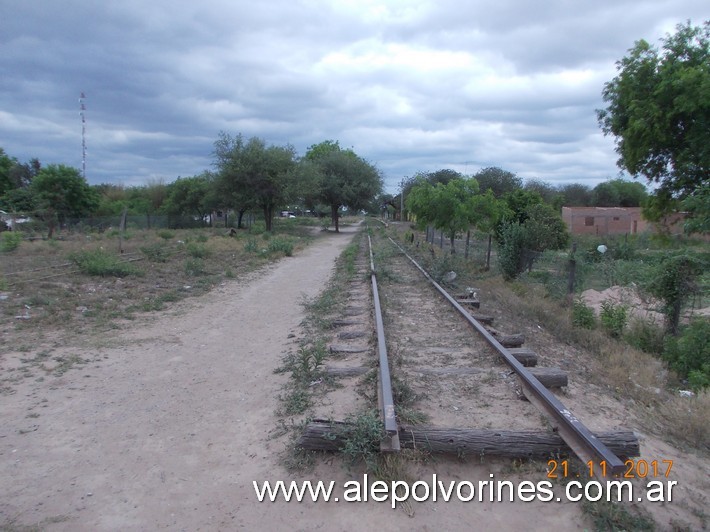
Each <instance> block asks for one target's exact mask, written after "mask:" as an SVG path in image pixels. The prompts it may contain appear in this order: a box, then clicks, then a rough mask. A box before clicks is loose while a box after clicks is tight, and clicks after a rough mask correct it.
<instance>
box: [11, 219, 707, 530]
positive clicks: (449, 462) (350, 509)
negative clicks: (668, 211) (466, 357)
mask: <svg viewBox="0 0 710 532" xmlns="http://www.w3.org/2000/svg"><path fill="white" fill-rule="evenodd" d="M355 230H356V229H355V228H353V229H352V231H350V230H348V229H346V230H344V231H343V232H342V233H340V234H334V233H324V234H322V236H320V237H319V238H318V239H316V241H315V242H314V243H313V244H311V245H310V246H309V247H307V248H306V249H305V250H304V251H302V252H299V253H297V254H296V255H295V256H294V257H288V258H284V259H283V260H281V261H280V262H278V263H276V264H275V265H271V266H268V267H266V268H265V269H263V270H261V271H260V272H258V273H257V274H253V275H250V276H249V277H248V278H247V279H236V280H233V281H226V282H224V283H222V284H221V285H220V286H219V287H218V288H217V289H215V290H213V291H211V292H210V293H209V294H205V295H203V296H200V297H199V298H195V299H191V300H183V301H181V302H179V303H176V304H174V305H173V306H171V307H170V308H169V310H168V311H166V312H164V313H161V314H152V315H149V316H150V317H149V318H147V319H148V320H149V321H148V322H146V323H142V324H141V323H137V322H134V323H133V324H132V325H131V327H130V328H129V329H122V330H118V331H109V332H106V333H105V334H104V335H103V336H102V337H96V338H94V341H93V344H92V343H91V342H89V344H90V345H92V347H87V342H86V340H85V339H82V340H81V341H80V342H79V341H74V339H72V338H59V339H55V341H58V342H61V343H62V344H63V346H62V347H60V348H57V349H55V350H54V351H53V353H52V358H51V359H48V360H34V359H33V360H30V361H28V360H27V357H28V354H27V352H23V351H11V352H7V353H4V354H0V371H2V372H6V371H9V370H10V369H11V368H12V369H14V370H15V371H21V372H24V373H26V374H29V375H30V376H29V377H27V378H23V379H20V380H18V381H17V382H14V383H13V391H14V393H12V394H6V395H2V396H0V478H1V479H2V485H3V489H2V492H0V529H3V527H5V529H8V530H27V529H28V528H27V527H35V529H41V530H52V531H54V530H67V531H69V530H71V531H82V530H92V531H94V530H160V529H168V530H236V529H244V530H257V529H264V530H370V529H383V528H384V529H387V530H468V529H471V528H482V529H487V528H491V529H492V528H494V527H495V528H496V529H502V530H514V529H518V530H549V529H553V528H554V529H562V530H583V529H589V528H591V523H590V521H589V519H588V517H586V516H584V515H583V514H582V512H581V509H580V505H578V504H571V503H554V502H552V503H540V502H534V503H521V502H517V503H514V504H512V503H478V502H470V503H461V502H452V503H442V502H437V503H434V502H425V503H416V504H415V505H414V506H413V507H406V508H402V509H397V510H392V509H390V508H389V506H388V504H386V503H375V502H368V503H367V504H362V503H361V504H357V503H345V502H340V503H334V502H331V503H323V502H320V503H312V502H303V503H297V502H290V503H286V502H283V501H280V502H277V503H268V502H264V503H259V502H257V499H256V496H255V492H254V488H253V486H252V482H253V481H258V482H259V483H261V482H263V481H264V480H270V481H276V480H291V479H293V480H304V479H311V480H324V481H328V480H334V481H336V482H337V483H338V484H339V485H340V486H342V485H343V483H344V482H346V481H347V480H350V479H356V480H362V471H359V470H353V469H348V468H346V467H343V465H342V464H341V462H340V461H339V460H335V459H334V460H322V461H319V462H318V463H317V464H316V466H315V469H314V470H312V471H310V472H308V473H307V474H296V475H294V474H290V473H288V472H287V471H286V469H285V468H284V466H283V454H284V452H286V450H287V447H288V445H289V440H288V436H287V435H286V431H285V430H283V427H281V426H279V416H278V414H277V411H278V409H279V406H280V404H279V403H280V401H279V396H280V394H281V393H282V388H283V386H284V384H285V383H286V379H287V377H286V376H285V375H280V374H275V373H274V370H275V369H276V368H277V367H279V365H280V364H281V359H282V357H283V355H284V354H285V353H286V352H288V351H289V350H292V349H294V346H295V345H296V344H297V341H298V338H299V335H300V334H301V330H300V328H299V324H300V323H301V321H302V319H303V317H304V310H303V308H302V305H301V302H302V301H303V300H304V298H313V297H315V296H316V295H317V294H318V293H319V292H320V291H321V290H322V289H323V288H324V287H325V285H326V283H327V281H328V279H329V277H330V275H331V273H332V271H333V265H334V260H335V259H336V258H337V257H338V255H339V254H340V252H341V251H342V250H343V249H344V248H345V247H346V246H347V244H348V243H349V242H350V240H351V238H352V235H353V231H355ZM482 297H483V298H485V297H486V296H485V295H482ZM494 304H495V302H494V301H493V298H491V305H494ZM500 308H504V304H501V307H500ZM487 311H488V312H494V313H495V312H499V313H501V314H503V313H504V312H503V311H501V310H496V309H491V308H489V309H487ZM517 325H520V326H521V327H522V328H527V327H528V325H527V324H517ZM530 327H533V326H530ZM509 328H510V327H509ZM521 332H527V333H528V335H529V337H530V338H531V340H532V342H533V343H535V342H538V344H539V346H540V347H541V348H542V347H544V346H547V347H548V348H549V349H547V350H546V352H548V353H550V355H549V356H550V357H551V358H552V359H556V358H558V357H559V358H560V359H563V358H567V359H568V358H569V356H570V355H576V354H577V353H570V352H569V350H567V349H565V346H559V345H556V344H555V342H554V341H553V340H552V339H551V336H550V335H549V333H548V332H546V331H545V330H544V324H543V325H538V326H537V327H536V328H535V330H534V331H527V330H526V331H521ZM24 341H25V342H26V343H30V344H31V343H32V341H33V340H32V339H31V338H26V339H24ZM563 355H566V356H563ZM36 358H37V357H35V359H36ZM41 364H46V365H47V366H46V367H50V366H51V369H53V370H54V371H52V372H51V373H48V372H47V371H43V372H41V373H36V372H33V368H34V367H37V366H39V365H41ZM570 365H571V366H573V367H576V364H570ZM566 394H567V397H566V399H564V401H565V403H567V402H569V403H570V407H571V409H572V410H573V411H574V412H575V413H578V410H579V411H581V413H580V417H582V418H583V420H585V421H589V424H590V425H591V428H592V429H609V428H613V427H610V426H609V424H610V423H611V424H614V425H616V424H618V425H620V426H624V427H627V428H632V429H633V428H636V427H635V424H634V422H633V420H632V419H628V417H627V416H628V413H629V410H628V409H627V408H626V407H625V406H624V405H622V404H620V403H619V402H618V401H617V400H615V399H613V398H611V397H609V396H607V395H604V393H603V392H602V391H601V390H600V389H599V388H597V387H591V388H590V387H586V386H584V384H583V383H578V384H575V385H572V386H571V387H570V389H569V390H568V391H567V392H566ZM343 400H346V399H343ZM334 410H336V411H338V410H341V408H340V406H339V405H336V407H334ZM343 410H344V409H343ZM641 437H642V446H643V449H644V457H647V458H648V459H649V460H653V459H657V460H662V459H674V460H675V464H676V465H675V466H674V467H675V469H674V473H676V472H677V474H678V479H679V480H682V481H683V482H682V489H680V490H678V492H677V494H678V499H677V502H676V501H674V504H672V505H671V504H665V505H662V506H659V507H657V508H652V509H651V511H653V513H654V517H655V518H656V520H657V522H658V523H659V525H660V528H661V529H670V528H672V524H671V523H672V522H673V521H674V520H675V521H676V522H679V523H685V524H688V525H689V526H690V528H691V529H700V528H701V527H702V526H704V521H703V519H702V518H699V517H697V516H698V514H700V513H702V511H701V509H702V505H703V502H707V492H708V467H707V462H705V461H702V460H701V459H700V458H698V457H697V456H694V455H692V454H690V453H687V454H686V453H683V452H681V451H679V450H677V449H674V448H672V447H671V446H669V445H668V444H666V443H664V442H663V441H661V440H660V439H659V438H656V437H653V436H651V435H645V434H642V435H641ZM527 467H528V466H526V465H521V466H520V467H517V466H516V465H515V464H510V462H502V461H494V460H482V461H478V460H468V461H458V460H456V459H440V458H436V457H430V458H429V459H427V460H425V461H422V462H421V463H414V464H411V469H410V473H411V474H412V475H413V478H414V480H429V479H430V478H431V475H432V474H433V473H436V474H437V475H438V476H439V478H440V479H442V480H444V481H446V480H449V479H452V480H469V481H472V482H477V481H478V480H488V479H489V475H490V474H494V475H495V476H496V478H499V479H506V480H513V481H515V480H520V479H526V480H532V481H533V482H535V481H538V480H544V471H543V472H541V471H540V468H539V467H532V468H530V469H528V468H527ZM543 467H544V465H543ZM336 492H337V493H336V495H339V494H342V489H340V490H337V489H336ZM699 508H700V509H699ZM706 508H707V506H706ZM29 529H32V528H29Z"/></svg>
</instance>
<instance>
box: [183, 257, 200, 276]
mask: <svg viewBox="0 0 710 532" xmlns="http://www.w3.org/2000/svg"><path fill="white" fill-rule="evenodd" d="M184 267H185V273H186V274H187V275H190V276H191V277H197V276H199V275H204V273H205V261H203V260H202V259H201V258H197V257H195V258H191V259H187V260H186V261H185V266H184Z"/></svg>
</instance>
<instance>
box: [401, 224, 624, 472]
mask: <svg viewBox="0 0 710 532" xmlns="http://www.w3.org/2000/svg"><path fill="white" fill-rule="evenodd" d="M390 241H391V242H392V243H393V244H394V245H395V246H397V247H398V248H399V250H400V251H401V252H402V253H403V254H404V256H405V257H407V258H408V259H409V260H410V261H411V262H412V263H413V264H414V265H415V266H416V267H417V268H418V269H419V271H421V272H422V274H424V277H426V279H427V280H428V281H429V282H430V283H431V284H432V285H433V286H434V287H435V288H436V289H437V290H438V291H439V292H440V293H441V294H442V295H443V296H444V298H445V299H446V300H447V301H448V302H449V303H450V304H451V305H452V306H453V307H454V308H455V309H456V310H458V311H459V312H460V313H461V315H462V316H463V317H464V318H465V319H466V320H467V321H468V323H469V324H470V325H471V326H472V327H473V328H474V329H476V331H478V333H479V334H480V335H481V336H483V338H484V339H485V340H486V342H488V344H490V345H491V346H492V347H493V348H494V349H495V350H496V351H497V352H498V354H499V355H500V356H501V357H502V358H503V360H504V361H505V362H506V364H508V366H510V368H511V369H512V370H513V371H515V373H516V374H517V375H518V377H520V380H521V382H522V386H523V391H524V393H525V396H526V397H527V398H528V400H529V401H530V402H531V403H533V405H535V407H536V408H537V409H538V410H540V411H541V412H542V413H543V414H546V415H547V416H548V417H549V418H550V420H551V421H553V423H554V425H555V430H556V431H557V432H558V433H559V435H560V437H561V438H562V439H563V440H564V441H565V443H566V444H567V445H569V447H570V449H572V451H574V453H575V454H576V455H577V457H579V459H580V460H582V462H589V461H590V460H591V461H593V462H594V463H596V464H599V463H601V462H602V461H604V462H606V467H607V471H609V472H611V473H612V474H619V473H623V471H624V470H625V467H624V462H623V461H622V460H621V459H620V458H619V457H618V456H616V455H615V454H614V453H612V452H611V451H610V450H609V448H608V447H607V446H606V445H604V443H602V442H601V441H600V440H599V439H598V438H597V437H596V436H595V435H594V434H592V432H591V431H590V430H589V429H588V428H587V427H586V426H584V424H582V422H581V421H580V420H579V419H578V418H577V417H576V416H575V415H574V414H572V412H570V411H569V410H568V409H567V408H565V406H564V405H563V404H562V403H561V402H560V400H559V399H557V397H555V396H554V395H553V394H552V393H551V392H550V391H549V390H548V389H547V388H545V387H544V386H543V385H542V384H541V383H540V381H539V380H537V379H536V378H535V376H534V375H532V373H530V372H529V371H528V370H527V369H526V368H525V366H523V365H522V364H521V363H520V362H518V361H517V360H516V359H515V357H513V355H512V354H511V353H510V351H508V349H507V348H506V347H504V346H503V345H502V344H501V343H500V342H499V341H498V340H497V339H496V338H495V337H494V336H493V335H491V334H490V333H489V332H488V331H487V330H486V329H485V327H483V325H481V324H480V323H479V322H478V320H476V319H475V318H474V317H473V316H471V314H469V313H468V311H466V309H465V308H464V307H462V306H461V305H460V304H459V302H458V301H456V300H455V299H454V298H453V297H451V295H450V294H449V293H448V292H447V291H446V290H445V289H444V288H442V287H441V286H440V285H439V284H438V283H437V282H436V281H435V280H434V279H432V277H431V276H430V275H429V274H428V273H427V272H426V270H424V268H422V267H421V266H420V265H419V264H418V263H417V261H415V260H414V259H413V258H412V257H410V256H409V255H408V254H407V252H406V251H405V250H404V249H403V248H402V247H401V246H400V245H399V244H398V243H397V242H395V241H394V240H392V238H390Z"/></svg>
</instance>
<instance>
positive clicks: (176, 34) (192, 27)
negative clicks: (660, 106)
mask: <svg viewBox="0 0 710 532" xmlns="http://www.w3.org/2000/svg"><path fill="white" fill-rule="evenodd" d="M703 17H705V18H707V9H706V8H705V6H704V3H703V2H700V1H695V0H676V1H674V2H669V1H666V0H649V1H647V2H637V1H632V0H626V1H619V0H614V1H611V0H602V1H598V2H595V3H580V2H570V1H568V0H555V1H551V2H543V3H539V2H538V3H534V2H533V3H531V2H524V1H522V0H499V1H497V2H494V3H491V2H483V1H472V2H465V3H461V2H455V1H453V0H443V1H442V0H438V1H436V2H434V1H433V0H428V1H420V2H411V1H404V0H392V1H388V2H383V1H369V0H363V1H361V2H340V1H335V0H332V1H330V2H316V1H315V0H300V1H292V0H288V1H287V0H275V1H270V2H245V1H243V0H240V1H236V2H235V1H228V0H223V1H205V2H200V3H196V2H187V1H178V2H160V1H158V2H152V3H145V2H143V1H142V0H129V1H125V0H124V1H120V2H119V1H107V2H90V1H88V0H65V1H63V2H55V1H53V0H33V1H32V2H22V3H20V2H14V1H11V0H0V20H2V22H1V23H0V24H1V28H0V29H1V30H2V31H0V69H1V71H2V72H3V76H2V77H1V78H0V146H2V147H3V148H4V149H5V151H6V152H7V153H8V154H10V155H11V156H14V157H17V158H18V159H20V160H21V161H26V160H28V159H29V158H31V157H38V158H39V159H40V160H41V161H42V162H43V163H53V162H56V163H64V164H70V165H73V166H76V167H79V166H80V165H81V123H80V120H79V105H78V97H79V94H80V93H81V92H82V91H84V92H85V93H86V95H87V99H86V107H87V109H86V118H87V144H88V157H87V175H88V178H89V180H90V181H91V182H92V183H99V182H123V183H126V184H133V185H135V184H142V183H145V182H147V180H149V179H156V178H163V179H165V180H167V181H170V180H173V179H175V178H176V177H178V176H186V175H194V174H197V173H200V172H202V171H203V170H205V169H209V168H210V167H211V164H212V149H213V147H212V143H213V142H214V140H216V138H217V135H218V133H219V131H221V130H224V131H227V132H229V133H232V134H236V133H242V134H244V135H246V136H252V135H256V136H259V137H262V138H264V139H266V140H267V141H268V142H271V143H274V144H286V143H290V144H293V145H294V146H295V147H296V149H297V150H299V151H300V152H301V153H303V152H304V151H305V150H306V149H307V147H308V146H309V145H311V144H314V143H318V142H321V141H323V140H326V139H334V140H339V141H340V143H341V145H342V146H347V147H353V148H354V149H355V151H356V152H357V153H358V154H359V155H361V156H363V157H365V158H366V159H368V160H370V161H371V162H373V163H376V164H377V165H378V167H379V168H380V169H381V170H382V171H383V173H384V174H385V177H386V184H387V188H388V189H389V190H390V191H395V190H396V186H397V183H398V182H399V181H400V180H401V179H402V178H403V177H404V176H411V175H413V174H414V173H416V172H418V171H428V170H436V169H439V168H454V169H456V170H459V171H461V172H467V173H474V172H475V171H477V170H478V169H479V168H481V167H485V166H493V165H495V166H500V167H502V168H505V169H506V170H510V171H513V172H516V173H518V174H519V175H521V176H522V177H526V178H532V177H535V178H539V179H542V180H545V181H549V182H552V183H564V182H584V183H587V184H590V185H594V184H596V183H597V182H599V181H602V180H604V179H607V178H609V177H614V176H615V175H616V174H617V172H618V170H617V168H616V166H615V161H616V155H615V153H614V150H613V142H612V139H608V138H604V137H603V136H602V135H601V133H600V131H599V127H598V125H597V123H596V118H595V113H594V110H595V109H596V108H598V107H600V106H601V105H602V101H601V90H602V87H603V85H604V83H605V82H606V81H609V80H610V79H611V78H612V77H613V76H614V75H615V62H616V61H617V60H619V59H621V58H622V57H623V56H624V55H625V53H626V51H627V50H628V48H630V47H631V46H633V43H634V41H636V40H638V39H641V38H644V39H646V40H648V41H650V42H653V43H657V41H658V39H659V38H660V37H662V36H663V35H664V33H665V32H669V31H673V29H674V26H675V24H677V23H680V22H684V21H685V20H687V19H691V20H692V21H693V22H694V23H696V24H699V23H700V22H701V20H702V19H703Z"/></svg>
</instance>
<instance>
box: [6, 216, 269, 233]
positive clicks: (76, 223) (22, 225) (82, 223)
mask: <svg viewBox="0 0 710 532" xmlns="http://www.w3.org/2000/svg"><path fill="white" fill-rule="evenodd" d="M255 220H256V215H255V214H254V213H246V214H245V215H244V216H243V219H242V224H243V225H244V226H245V227H251V226H252V225H253V224H254V222H255ZM0 222H2V226H1V227H0V230H10V231H16V232H19V233H22V234H23V235H25V236H39V235H42V234H44V233H47V232H48V230H49V221H47V220H43V219H42V218H40V217H38V216H36V215H33V214H23V213H13V214H11V215H10V214H4V215H2V220H0ZM121 222H122V216H121V215H120V214H117V215H114V216H92V217H87V218H67V219H64V220H62V221H61V222H59V223H57V224H56V225H55V231H56V232H58V233H60V234H61V233H62V232H68V233H94V232H100V233H102V232H105V231H111V230H112V229H119V228H120V227H121ZM236 225H237V217H236V216H235V215H229V216H227V217H226V218H225V217H224V216H220V217H214V218H211V217H210V216H206V217H204V218H201V217H199V216H176V215H150V214H144V215H128V216H126V218H125V228H126V229H128V230H130V229H134V230H138V229H196V228H202V227H227V228H228V227H236Z"/></svg>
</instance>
